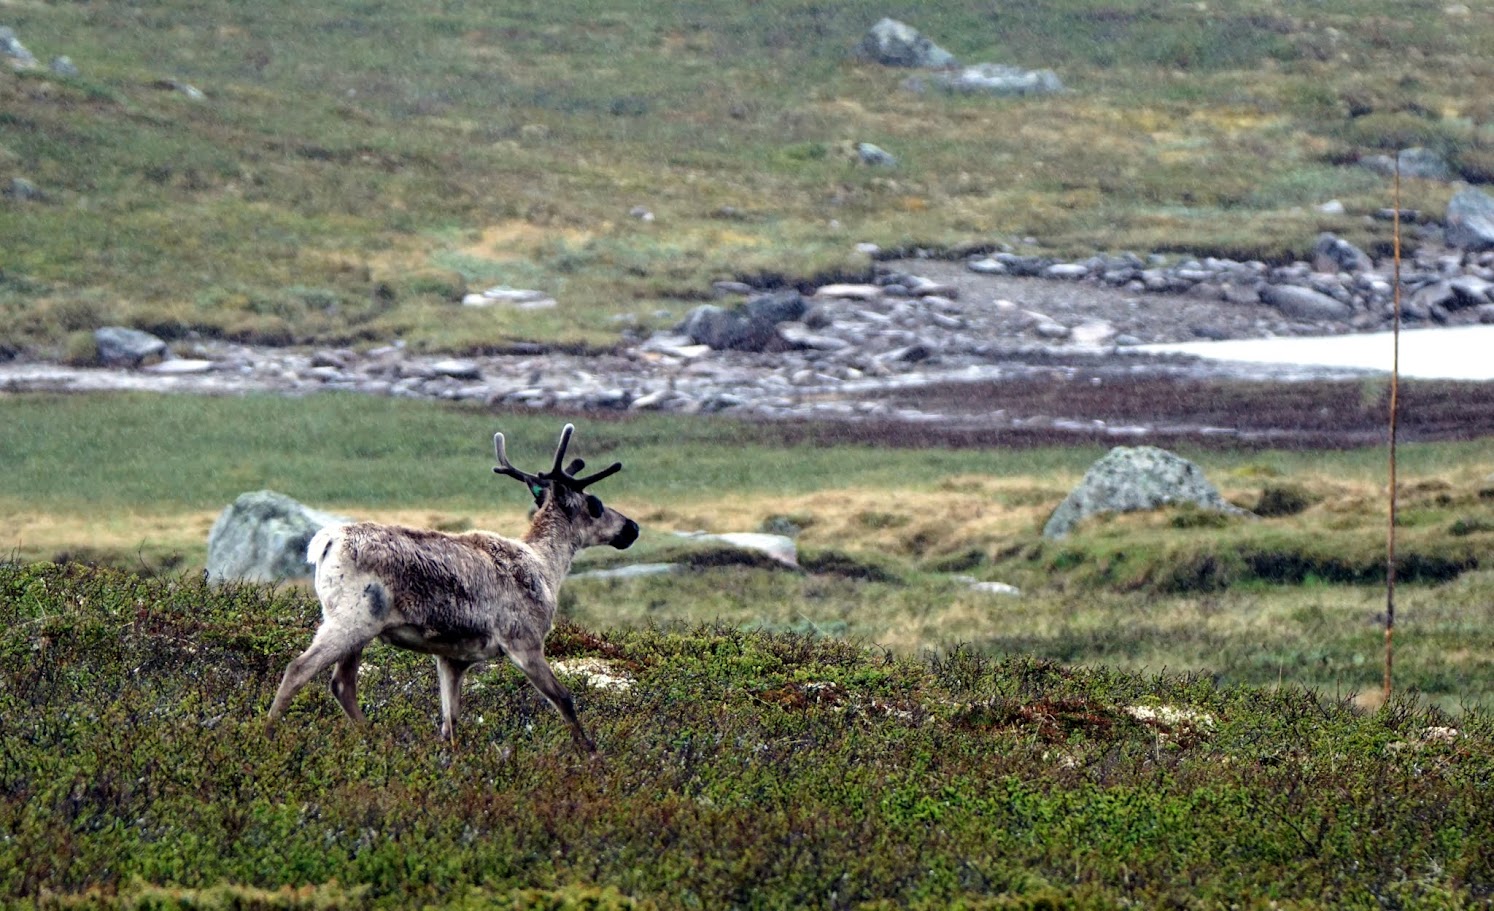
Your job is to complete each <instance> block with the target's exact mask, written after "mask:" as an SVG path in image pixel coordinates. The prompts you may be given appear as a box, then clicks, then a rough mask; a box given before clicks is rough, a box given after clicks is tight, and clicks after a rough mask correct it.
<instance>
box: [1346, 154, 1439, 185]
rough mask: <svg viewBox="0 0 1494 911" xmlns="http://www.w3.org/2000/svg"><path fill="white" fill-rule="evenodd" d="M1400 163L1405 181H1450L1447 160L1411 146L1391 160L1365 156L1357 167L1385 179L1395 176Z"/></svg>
mask: <svg viewBox="0 0 1494 911" xmlns="http://www.w3.org/2000/svg"><path fill="white" fill-rule="evenodd" d="M1397 161H1399V162H1400V169H1401V177H1402V178H1405V179H1406V180H1452V178H1453V171H1452V166H1451V165H1449V164H1448V163H1447V159H1446V158H1443V157H1442V155H1441V154H1439V153H1437V152H1435V151H1433V150H1432V149H1426V148H1422V147H1421V146H1413V147H1411V148H1409V149H1401V150H1400V151H1399V152H1397V153H1395V157H1394V158H1392V157H1390V156H1389V155H1366V156H1365V157H1364V158H1361V159H1359V166H1360V167H1362V168H1365V169H1367V170H1370V171H1374V172H1375V173H1376V174H1380V175H1383V176H1385V177H1393V176H1395V171H1396V162H1397Z"/></svg>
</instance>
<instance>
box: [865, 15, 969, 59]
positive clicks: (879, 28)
mask: <svg viewBox="0 0 1494 911" xmlns="http://www.w3.org/2000/svg"><path fill="white" fill-rule="evenodd" d="M856 53H857V55H858V56H860V57H862V58H864V59H867V60H873V61H876V62H877V63H880V64H882V65H884V66H909V67H924V68H929V69H933V68H937V67H943V66H954V65H955V58H954V55H953V54H951V53H950V52H949V51H946V50H945V49H944V48H942V47H940V46H939V45H937V44H935V43H934V42H932V41H930V40H929V39H927V38H925V37H924V36H923V35H921V34H919V31H918V29H916V28H914V27H913V26H911V25H908V24H906V23H903V22H899V21H897V20H896V19H885V18H884V19H882V20H881V21H879V22H878V23H877V24H876V25H873V26H872V27H871V29H870V30H868V31H867V33H866V37H864V38H862V39H861V44H859V45H857V47H856Z"/></svg>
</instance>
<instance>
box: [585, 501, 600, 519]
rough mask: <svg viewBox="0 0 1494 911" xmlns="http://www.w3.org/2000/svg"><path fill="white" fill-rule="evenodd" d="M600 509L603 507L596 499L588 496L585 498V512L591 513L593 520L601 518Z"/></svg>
mask: <svg viewBox="0 0 1494 911" xmlns="http://www.w3.org/2000/svg"><path fill="white" fill-rule="evenodd" d="M602 509H603V506H602V501H601V500H598V499H597V498H596V497H592V496H588V497H587V498H586V511H587V512H589V513H591V517H592V518H593V519H600V518H601V517H602Z"/></svg>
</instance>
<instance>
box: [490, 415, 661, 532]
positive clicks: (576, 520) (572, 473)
mask: <svg viewBox="0 0 1494 911" xmlns="http://www.w3.org/2000/svg"><path fill="white" fill-rule="evenodd" d="M575 432H576V428H575V425H573V424H567V425H565V428H564V429H562V430H561V431H560V443H559V444H558V445H556V447H555V464H554V465H552V466H551V467H550V470H549V471H547V472H544V473H543V474H537V475H535V474H530V473H528V472H527V471H520V470H519V469H517V468H515V467H514V466H513V465H512V464H510V463H509V461H508V455H507V453H505V452H504V449H503V434H501V433H495V434H493V450H494V451H495V452H496V453H497V455H498V464H497V465H496V466H494V468H493V471H495V472H496V473H498V474H501V475H505V476H507V477H510V478H514V479H516V480H519V481H523V482H524V484H525V486H527V487H528V488H529V493H530V494H531V495H532V496H533V497H534V505H535V506H536V507H538V508H539V509H540V510H542V511H543V510H544V509H545V508H547V507H548V508H551V509H556V510H559V512H560V514H561V515H562V516H564V517H565V519H566V521H567V522H569V523H570V525H571V527H572V528H573V529H575V530H576V532H577V533H578V534H579V538H580V542H581V546H582V547H594V546H596V545H598V544H611V545H612V546H613V547H616V548H617V549H619V550H621V549H623V548H625V547H628V546H629V545H631V544H632V543H633V542H634V541H636V540H638V523H637V522H634V521H633V520H632V519H630V518H628V517H627V516H625V515H623V514H622V513H620V512H618V511H617V510H615V509H609V508H608V507H607V506H605V505H603V503H602V501H601V499H599V498H598V497H597V496H595V495H593V494H589V493H587V492H586V488H587V487H589V486H591V485H592V484H595V483H596V482H598V481H600V480H602V479H603V478H606V477H610V476H611V475H614V474H616V473H617V472H619V471H621V470H622V463H621V462H613V463H612V464H611V465H608V466H607V467H606V468H603V469H602V470H601V471H598V472H596V473H595V474H590V475H587V476H586V477H584V478H578V477H576V472H578V471H580V470H581V469H582V468H585V467H586V463H585V462H583V461H582V460H581V459H575V460H574V461H572V462H571V464H570V465H567V466H565V467H564V468H562V467H561V466H562V465H563V464H564V462H565V450H566V447H567V446H569V445H570V442H571V434H573V433H575Z"/></svg>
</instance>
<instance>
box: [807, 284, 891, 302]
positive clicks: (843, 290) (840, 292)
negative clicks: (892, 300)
mask: <svg viewBox="0 0 1494 911" xmlns="http://www.w3.org/2000/svg"><path fill="white" fill-rule="evenodd" d="M814 296H815V297H830V298H836V299H839V300H858V301H869V300H876V299H877V298H879V297H881V296H882V289H881V288H880V287H878V286H877V285H848V284H835V285H822V286H821V287H819V288H816V289H815V291H814Z"/></svg>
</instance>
